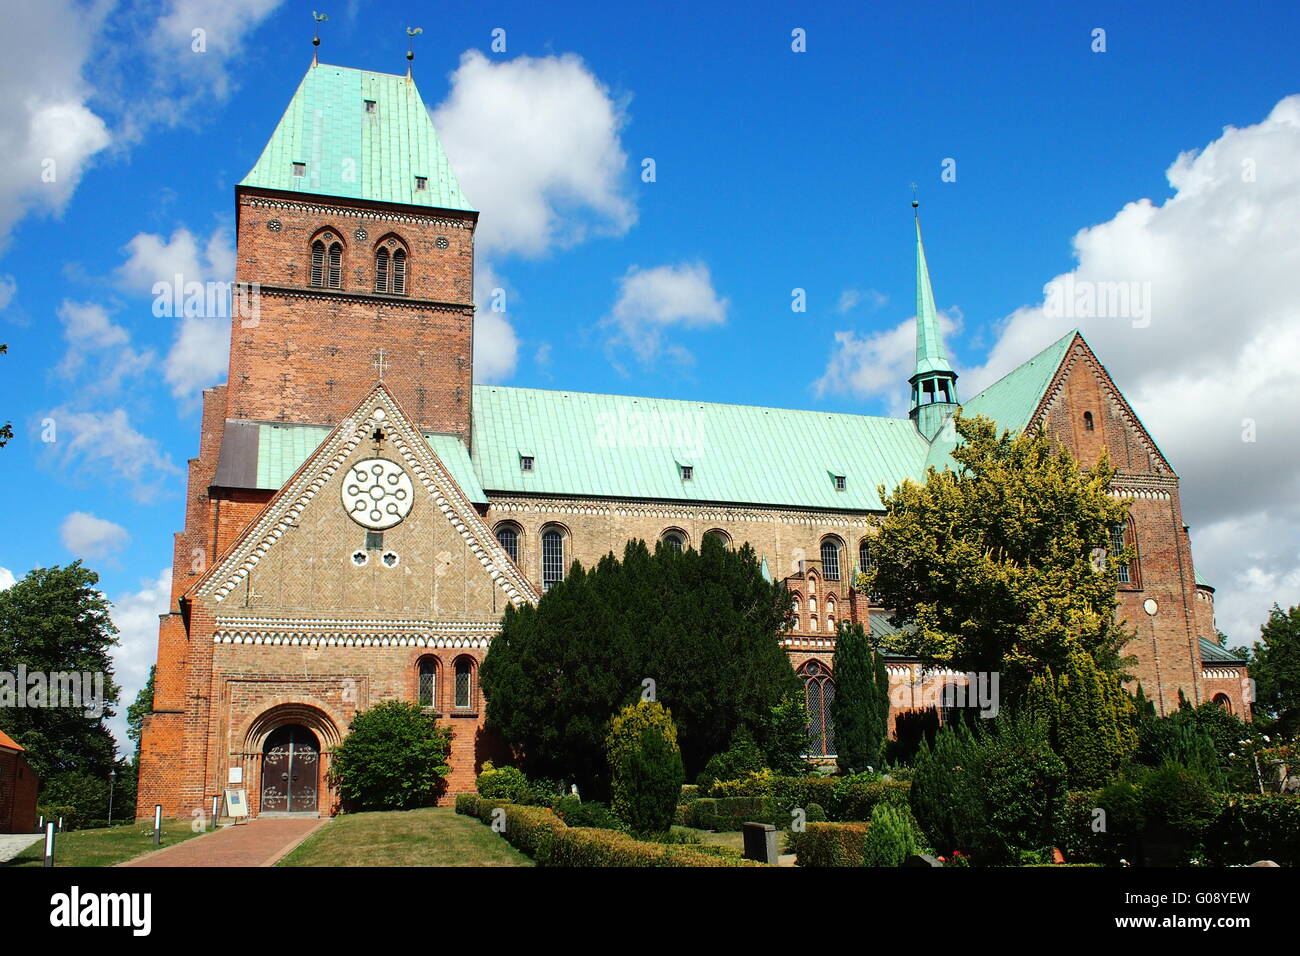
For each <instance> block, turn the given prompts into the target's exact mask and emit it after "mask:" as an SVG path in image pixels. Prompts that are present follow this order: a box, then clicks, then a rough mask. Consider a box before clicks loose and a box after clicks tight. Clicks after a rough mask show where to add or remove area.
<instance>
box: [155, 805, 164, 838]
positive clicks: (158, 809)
mask: <svg viewBox="0 0 1300 956" xmlns="http://www.w3.org/2000/svg"><path fill="white" fill-rule="evenodd" d="M153 845H154V846H161V845H162V804H161V803H155V804H154V805H153Z"/></svg>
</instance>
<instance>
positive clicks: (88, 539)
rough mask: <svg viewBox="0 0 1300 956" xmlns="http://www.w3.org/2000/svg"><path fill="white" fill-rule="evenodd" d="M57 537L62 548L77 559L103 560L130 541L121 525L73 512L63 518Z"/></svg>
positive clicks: (83, 513)
mask: <svg viewBox="0 0 1300 956" xmlns="http://www.w3.org/2000/svg"><path fill="white" fill-rule="evenodd" d="M59 537H60V538H61V539H62V541H63V546H64V547H65V548H67V549H68V550H69V551H71V552H72V553H73V554H74V555H76V556H77V557H79V558H105V557H108V556H109V555H110V554H113V553H115V552H117V551H121V550H122V549H123V548H125V547H126V546H127V544H129V543H130V541H131V536H130V535H129V534H127V532H126V529H125V528H123V527H122V526H121V525H119V524H114V523H113V522H111V521H108V520H106V519H104V518H98V517H96V516H95V515H92V514H90V513H88V512H85V511H74V512H72V513H71V514H69V515H68V516H67V517H66V518H64V519H63V524H62V525H60V526H59Z"/></svg>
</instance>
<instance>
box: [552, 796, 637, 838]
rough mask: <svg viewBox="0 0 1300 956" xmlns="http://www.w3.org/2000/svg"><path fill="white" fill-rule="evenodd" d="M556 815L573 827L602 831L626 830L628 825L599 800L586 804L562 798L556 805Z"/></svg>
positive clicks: (571, 798) (573, 798)
mask: <svg viewBox="0 0 1300 956" xmlns="http://www.w3.org/2000/svg"><path fill="white" fill-rule="evenodd" d="M554 809H555V815H556V816H557V817H559V818H560V819H561V820H563V821H564V822H565V823H566V824H567V825H568V826H571V827H594V828H596V829H600V830H626V829H627V824H625V823H624V822H623V821H622V820H620V819H619V818H618V817H617V816H615V814H614V812H613V811H612V810H610V809H609V807H607V806H605V804H603V803H601V802H599V801H597V800H588V801H586V802H585V803H584V802H583V801H582V800H579V799H578V798H577V797H573V796H569V797H562V798H560V800H558V801H557V802H556V804H555V808H554Z"/></svg>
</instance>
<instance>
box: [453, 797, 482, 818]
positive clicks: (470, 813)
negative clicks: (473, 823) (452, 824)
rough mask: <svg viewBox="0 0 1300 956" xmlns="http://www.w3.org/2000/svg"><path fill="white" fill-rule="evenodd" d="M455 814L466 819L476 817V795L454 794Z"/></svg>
mask: <svg viewBox="0 0 1300 956" xmlns="http://www.w3.org/2000/svg"><path fill="white" fill-rule="evenodd" d="M456 812H457V813H460V814H463V815H464V816H467V817H476V816H478V794H474V793H458V794H456Z"/></svg>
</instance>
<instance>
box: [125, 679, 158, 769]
mask: <svg viewBox="0 0 1300 956" xmlns="http://www.w3.org/2000/svg"><path fill="white" fill-rule="evenodd" d="M157 670H158V665H156V664H150V665H149V679H148V680H147V681H145V685H144V686H143V687H141V688H140V693H138V694H136V695H135V700H134V701H133V702H132V704H131V706H130V707H128V708H127V709H126V735H127V736H128V737H130V738H131V740H133V741H135V759H136V760H137V761H139V759H140V735H141V734H142V733H143V731H144V719H145V718H146V717H148V716H149V715H150V714H151V713H153V678H154V673H155V672H156V671H157Z"/></svg>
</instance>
